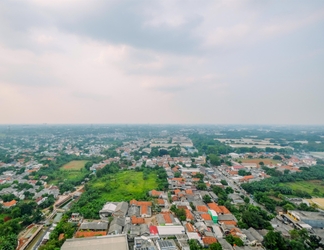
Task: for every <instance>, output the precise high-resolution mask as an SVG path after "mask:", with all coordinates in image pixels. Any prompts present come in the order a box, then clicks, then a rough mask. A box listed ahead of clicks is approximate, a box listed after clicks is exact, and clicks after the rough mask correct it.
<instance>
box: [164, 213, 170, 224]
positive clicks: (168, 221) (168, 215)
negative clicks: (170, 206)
mask: <svg viewBox="0 0 324 250" xmlns="http://www.w3.org/2000/svg"><path fill="white" fill-rule="evenodd" d="M163 218H164V220H165V223H172V219H171V216H170V213H164V214H163Z"/></svg>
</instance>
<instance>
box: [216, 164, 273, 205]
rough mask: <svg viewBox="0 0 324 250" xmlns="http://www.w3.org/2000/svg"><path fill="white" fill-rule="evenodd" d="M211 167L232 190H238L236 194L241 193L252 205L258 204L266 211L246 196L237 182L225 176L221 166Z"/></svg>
mask: <svg viewBox="0 0 324 250" xmlns="http://www.w3.org/2000/svg"><path fill="white" fill-rule="evenodd" d="M212 169H213V170H214V171H215V173H216V175H217V176H219V178H220V179H223V180H226V181H227V183H228V185H229V186H230V187H231V188H233V190H234V191H238V193H237V194H238V195H243V196H245V197H248V198H249V199H250V204H252V205H254V206H258V207H260V208H262V209H263V210H266V211H267V209H266V208H265V207H264V206H263V205H261V204H259V203H257V202H256V201H254V200H253V199H252V198H251V197H250V196H248V195H247V193H246V191H245V190H244V189H242V188H241V186H240V184H239V183H236V182H235V181H234V180H233V179H231V178H229V177H228V176H227V173H225V170H224V169H222V168H220V169H218V168H216V167H212Z"/></svg>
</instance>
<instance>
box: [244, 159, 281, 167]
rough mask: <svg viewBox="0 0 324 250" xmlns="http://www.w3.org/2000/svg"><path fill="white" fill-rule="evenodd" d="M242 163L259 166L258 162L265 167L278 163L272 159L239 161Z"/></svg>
mask: <svg viewBox="0 0 324 250" xmlns="http://www.w3.org/2000/svg"><path fill="white" fill-rule="evenodd" d="M240 160H241V161H242V162H243V163H256V164H258V166H259V162H261V161H262V162H263V163H264V164H265V165H271V164H272V165H275V164H277V163H278V162H279V161H276V160H273V159H269V158H264V159H262V158H256V159H240Z"/></svg>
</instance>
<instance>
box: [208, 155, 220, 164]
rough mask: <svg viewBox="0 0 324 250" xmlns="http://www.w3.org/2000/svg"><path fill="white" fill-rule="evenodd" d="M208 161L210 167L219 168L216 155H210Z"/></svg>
mask: <svg viewBox="0 0 324 250" xmlns="http://www.w3.org/2000/svg"><path fill="white" fill-rule="evenodd" d="M209 161H210V163H211V164H212V165H215V166H220V165H221V162H220V159H219V157H218V156H217V155H216V154H210V155H209Z"/></svg>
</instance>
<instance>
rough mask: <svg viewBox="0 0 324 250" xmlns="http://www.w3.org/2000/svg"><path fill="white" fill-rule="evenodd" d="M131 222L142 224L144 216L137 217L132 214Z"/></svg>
mask: <svg viewBox="0 0 324 250" xmlns="http://www.w3.org/2000/svg"><path fill="white" fill-rule="evenodd" d="M131 219H132V224H144V223H145V219H144V218H137V217H136V216H135V215H133V216H132V218H131Z"/></svg>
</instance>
